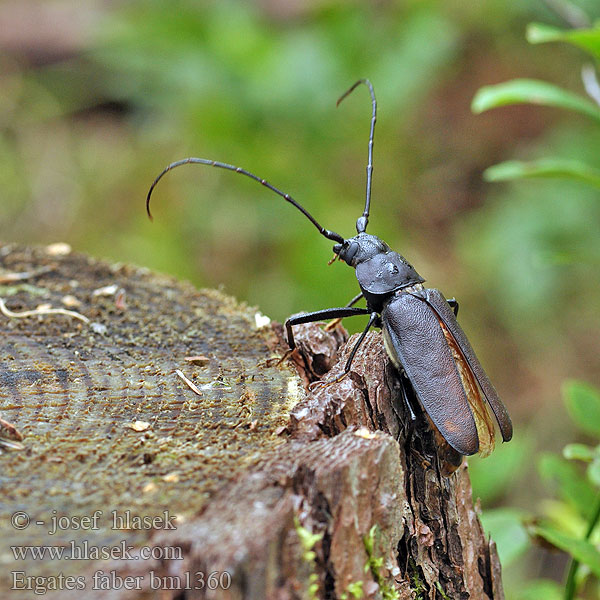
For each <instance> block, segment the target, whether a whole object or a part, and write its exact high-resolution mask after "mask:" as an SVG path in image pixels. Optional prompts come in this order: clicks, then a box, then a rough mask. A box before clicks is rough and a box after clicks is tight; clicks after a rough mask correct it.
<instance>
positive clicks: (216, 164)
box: [146, 157, 344, 244]
mask: <svg viewBox="0 0 600 600" xmlns="http://www.w3.org/2000/svg"><path fill="white" fill-rule="evenodd" d="M191 163H193V164H200V165H208V166H210V167H218V168H219V169H227V170H228V171H233V172H234V173H241V174H242V175H246V177H250V178H251V179H254V181H258V183H260V184H261V185H264V186H265V187H267V188H269V189H270V190H271V191H272V192H275V193H276V194H277V195H278V196H281V197H282V198H283V199H284V200H285V201H286V202H289V203H290V204H292V205H293V206H295V207H296V208H297V209H298V210H299V211H300V212H301V213H302V214H303V215H304V216H305V217H306V218H307V219H308V220H309V221H310V222H311V223H312V224H313V225H314V226H315V227H316V228H317V229H318V230H319V233H320V234H321V235H323V236H325V237H326V238H327V239H329V240H333V241H335V242H338V243H339V244H343V243H344V238H343V237H342V236H341V235H340V234H339V233H336V232H335V231H330V230H329V229H325V228H324V227H321V225H319V223H318V221H317V220H316V219H315V218H314V217H313V216H312V215H311V214H310V213H309V212H308V211H307V210H306V209H305V208H304V207H303V206H302V205H301V204H299V203H298V202H296V200H294V199H293V198H292V197H291V196H290V195H289V194H286V193H284V192H282V191H281V190H278V189H277V188H276V187H275V186H273V185H271V184H270V183H269V182H268V181H267V180H266V179H262V178H261V177H258V176H257V175H254V174H253V173H250V172H249V171H246V170H245V169H242V168H241V167H235V166H234V165H228V164H227V163H222V162H218V161H216V160H209V159H207V158H195V157H190V158H184V159H182V160H178V161H176V162H174V163H171V164H170V165H168V166H167V167H165V168H164V169H163V171H162V172H161V173H160V175H159V176H158V177H157V178H156V179H155V180H154V181H153V182H152V185H151V186H150V189H149V190H148V196H146V212H147V213H148V216H149V217H150V220H152V213H151V212H150V197H151V196H152V192H153V191H154V188H155V187H156V184H157V183H158V182H159V181H160V180H161V179H162V177H163V175H165V174H166V173H168V172H169V171H171V170H173V169H174V168H176V167H180V166H181V165H187V164H191Z"/></svg>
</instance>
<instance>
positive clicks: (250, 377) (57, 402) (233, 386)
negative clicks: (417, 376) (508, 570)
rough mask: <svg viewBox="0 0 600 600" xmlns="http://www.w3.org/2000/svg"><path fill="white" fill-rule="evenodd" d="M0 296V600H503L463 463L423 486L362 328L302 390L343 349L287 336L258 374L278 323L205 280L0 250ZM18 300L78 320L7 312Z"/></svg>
mask: <svg viewBox="0 0 600 600" xmlns="http://www.w3.org/2000/svg"><path fill="white" fill-rule="evenodd" d="M15 274H22V275H19V277H16V275H15ZM111 286H112V287H111ZM0 298H3V299H4V301H5V302H6V306H7V308H8V310H9V311H12V312H7V314H9V315H12V316H3V315H0V352H1V354H0V355H1V356H2V363H1V365H0V417H2V419H3V420H4V423H5V424H6V425H7V426H11V427H14V428H16V433H15V432H14V431H12V430H9V429H7V428H6V427H5V426H4V425H3V426H2V428H0V442H2V440H4V442H5V443H4V444H2V443H0V452H2V454H1V455H0V478H1V481H2V492H1V495H0V498H1V499H0V523H2V532H1V533H2V545H1V547H0V560H1V561H2V565H3V567H4V568H3V569H2V570H1V574H0V589H1V590H3V597H9V598H15V599H18V598H31V597H32V588H31V587H29V588H28V587H27V586H28V584H31V581H30V580H27V579H26V578H27V577H33V576H35V577H37V578H39V579H37V580H36V583H39V584H40V585H45V586H46V588H47V589H48V591H49V593H48V596H47V597H50V598H52V597H56V598H71V597H73V598H75V597H81V596H82V595H83V597H85V598H86V599H87V598H91V599H93V598H102V599H107V598H119V599H129V598H131V599H134V598H135V599H142V598H144V599H145V598H148V599H150V598H152V599H157V600H158V599H160V600H164V599H173V600H175V599H179V600H181V599H184V598H185V599H186V600H190V599H195V598H224V599H238V598H239V599H242V598H243V599H257V600H263V599H271V598H272V599H295V598H327V599H342V598H347V599H351V598H357V597H360V598H383V599H385V600H388V599H391V598H401V599H405V598H406V599H408V598H420V599H423V600H424V599H439V600H441V599H444V598H452V599H453V600H457V599H467V598H471V599H482V600H485V599H495V600H500V599H502V598H503V592H502V585H501V578H500V564H499V561H498V556H497V553H496V550H495V546H494V544H493V542H491V541H489V540H488V539H486V537H485V534H484V532H483V530H482V528H481V524H480V522H479V519H478V516H477V509H476V508H475V507H474V506H473V503H472V499H471V488H470V483H469V477H468V471H467V467H466V465H462V466H460V467H459V468H458V469H457V471H456V472H455V473H454V474H452V475H450V476H445V475H443V474H442V471H443V461H442V462H441V463H440V461H439V460H438V456H437V455H438V442H436V440H435V436H434V435H433V434H432V432H431V430H430V429H429V425H428V423H427V419H426V418H424V416H423V415H422V414H420V413H419V412H418V410H417V415H416V419H415V420H413V419H412V418H411V415H410V411H409V410H408V409H407V405H406V402H405V401H404V399H403V397H402V394H401V386H400V383H399V381H400V380H399V378H398V374H397V373H396V372H395V370H394V368H393V366H392V365H391V364H390V362H389V361H388V359H387V356H386V354H385V350H384V348H383V345H382V342H381V336H380V334H379V333H372V334H370V335H369V336H368V337H367V339H366V340H365V343H364V344H363V346H362V347H361V349H360V350H359V352H358V354H357V356H356V358H355V360H354V362H353V366H352V372H351V374H350V375H349V376H348V377H345V378H344V379H342V380H341V381H340V382H338V383H335V384H332V385H325V386H317V387H315V388H314V389H312V391H311V390H307V389H306V388H305V385H306V384H307V383H309V382H310V381H314V380H315V379H317V378H323V379H324V380H326V381H332V380H333V379H335V378H336V376H338V375H339V374H340V373H341V370H342V368H343V365H344V362H345V358H346V356H347V353H348V351H349V348H351V347H352V342H353V341H354V339H355V338H351V339H350V341H349V344H348V345H346V343H345V335H344V334H343V332H342V331H341V330H339V329H337V330H334V331H333V332H328V331H325V330H323V329H321V328H319V327H317V326H316V325H307V326H300V327H298V328H297V337H298V340H299V342H300V343H299V346H300V352H295V353H293V354H292V355H291V356H289V357H287V358H286V359H285V360H283V361H281V362H280V359H281V358H282V357H283V356H285V353H286V350H287V346H286V345H285V343H284V342H283V340H282V337H281V327H280V326H278V325H272V326H271V325H267V326H260V325H261V324H262V321H261V319H260V316H259V318H258V319H257V312H256V310H255V309H252V308H249V307H247V306H245V305H238V304H237V303H235V301H233V300H232V299H231V298H228V297H226V296H224V295H223V294H221V293H219V292H216V291H214V290H196V289H194V288H193V287H192V286H191V285H189V284H186V283H181V282H176V281H174V280H173V279H170V278H167V277H163V276H159V275H156V274H152V273H149V272H147V271H146V270H143V269H136V268H133V267H129V266H124V265H109V264H106V263H103V262H100V261H95V260H92V259H89V258H86V257H84V256H81V255H77V254H73V253H62V254H61V253H57V251H56V248H51V249H45V248H39V249H30V248H21V247H16V246H13V245H4V246H0ZM39 304H50V305H52V307H55V308H57V307H62V308H67V309H69V310H72V311H77V312H78V313H80V314H81V315H84V316H85V317H87V318H89V319H90V321H91V322H90V323H85V322H82V321H81V320H79V319H78V318H76V317H74V316H72V315H68V314H57V313H51V312H50V313H47V312H46V313H45V314H42V313H44V310H43V309H42V310H41V311H38V312H39V313H40V314H39V315H34V316H30V317H25V318H20V317H17V316H15V314H14V313H19V312H23V311H26V310H28V311H29V310H32V309H35V307H36V305H39ZM192 356H195V357H196V358H195V360H186V357H187V358H189V357H192ZM338 357H339V360H338ZM178 370H179V371H180V372H181V374H183V375H184V376H185V377H187V379H188V381H191V382H192V383H193V384H195V386H196V387H197V388H198V391H199V392H200V394H201V395H198V394H197V393H196V392H194V391H193V389H192V388H191V387H190V386H189V385H188V384H187V383H186V382H185V381H184V379H182V378H181V377H180V376H178V374H177V373H176V371H178ZM2 436H3V437H2ZM19 437H21V438H22V439H21V440H19ZM11 442H12V443H11ZM440 464H442V467H440ZM21 512H22V513H23V514H25V515H26V517H23V516H22V515H21V516H19V517H18V519H17V520H16V521H15V520H14V519H15V517H14V515H15V514H16V513H21ZM95 515H97V516H96V517H95ZM94 517H95V520H94ZM136 517H139V519H137V520H136ZM143 517H145V519H143ZM11 518H12V519H13V523H12V525H11ZM25 518H27V519H28V520H29V521H28V524H27V526H26V527H23V524H24V523H25V522H26V521H24V519H25ZM19 519H21V520H19ZM38 522H39V523H41V524H38ZM53 529H56V531H55V532H53V533H50V532H52V530H53ZM15 545H22V546H23V545H27V546H53V547H57V548H61V547H62V548H64V553H63V556H62V557H61V558H56V557H55V559H54V560H50V559H49V557H48V556H46V558H45V559H44V560H36V559H34V558H32V557H31V556H30V555H29V556H27V557H26V558H19V557H17V558H15V555H14V552H13V550H12V549H11V546H15ZM101 550H104V552H105V553H109V554H110V556H109V557H108V558H109V559H110V560H109V561H107V560H104V559H106V558H107V557H106V556H104V555H102V553H101ZM94 552H95V553H96V554H99V556H96V555H95V554H94ZM78 553H79V554H78ZM147 554H151V556H149V557H148V556H147ZM67 556H69V557H70V558H69V559H68V558H67ZM78 557H81V560H73V558H78ZM15 573H18V575H15ZM61 574H62V579H60V577H59V576H60V575H61ZM69 576H72V577H73V578H76V577H81V579H73V580H72V581H71V580H69V581H67V579H66V578H67V577H69ZM126 578H129V579H126ZM136 578H137V579H136ZM70 587H74V588H77V587H78V588H79V589H69V588H70ZM127 588H129V589H127ZM153 588H154V589H153ZM55 590H57V591H55ZM53 592H54V595H53ZM361 594H362V595H361Z"/></svg>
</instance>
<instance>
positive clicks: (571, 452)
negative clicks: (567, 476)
mask: <svg viewBox="0 0 600 600" xmlns="http://www.w3.org/2000/svg"><path fill="white" fill-rule="evenodd" d="M563 456H564V457H565V458H566V459H567V460H583V461H585V462H591V461H592V460H594V457H595V456H596V451H595V449H594V448H591V447H590V446H588V445H586V444H567V445H566V446H565V447H564V448H563Z"/></svg>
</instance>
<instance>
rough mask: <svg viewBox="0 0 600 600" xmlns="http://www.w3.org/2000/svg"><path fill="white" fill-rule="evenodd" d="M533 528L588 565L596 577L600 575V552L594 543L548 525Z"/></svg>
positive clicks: (554, 544) (538, 533)
mask: <svg viewBox="0 0 600 600" xmlns="http://www.w3.org/2000/svg"><path fill="white" fill-rule="evenodd" d="M533 530H534V532H535V533H536V534H537V535H539V536H540V537H543V538H544V539H545V540H546V541H548V542H550V543H551V544H552V545H553V546H556V547H557V548H560V549H561V550H563V551H564V552H566V553H567V554H569V555H570V556H572V557H573V558H574V559H575V560H578V561H579V562H580V563H583V564H585V565H587V566H588V567H589V568H590V570H591V571H592V572H593V573H594V575H596V577H600V552H598V550H596V547H595V546H594V545H593V544H591V543H590V542H587V541H585V540H581V539H578V538H575V537H573V536H571V535H567V534H566V533H563V532H562V531H558V530H557V529H554V528H553V527H549V526H547V525H537V526H535V527H533Z"/></svg>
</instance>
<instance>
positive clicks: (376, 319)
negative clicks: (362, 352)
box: [311, 311, 381, 386]
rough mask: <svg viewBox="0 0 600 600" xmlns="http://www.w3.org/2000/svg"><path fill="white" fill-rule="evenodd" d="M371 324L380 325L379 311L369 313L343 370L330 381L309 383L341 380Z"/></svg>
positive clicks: (321, 383)
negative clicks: (365, 324)
mask: <svg viewBox="0 0 600 600" xmlns="http://www.w3.org/2000/svg"><path fill="white" fill-rule="evenodd" d="M367 312H368V311H367ZM373 326H375V327H381V317H380V316H379V313H377V312H372V313H371V318H370V319H369V322H368V323H367V326H366V327H365V329H364V331H363V332H362V333H361V334H360V337H359V338H358V340H357V341H356V344H354V347H353V348H352V351H351V352H350V356H349V357H348V360H347V361H346V366H345V367H344V372H343V373H342V374H341V375H340V376H338V377H336V378H335V379H334V380H332V381H315V382H314V383H313V384H311V385H312V386H317V385H332V384H334V383H339V382H340V381H342V379H344V377H346V375H348V373H350V367H351V366H352V361H353V360H354V356H355V355H356V353H357V351H358V349H359V347H360V345H361V344H362V343H363V341H364V339H365V337H366V335H367V333H368V332H369V329H371V327H373Z"/></svg>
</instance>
